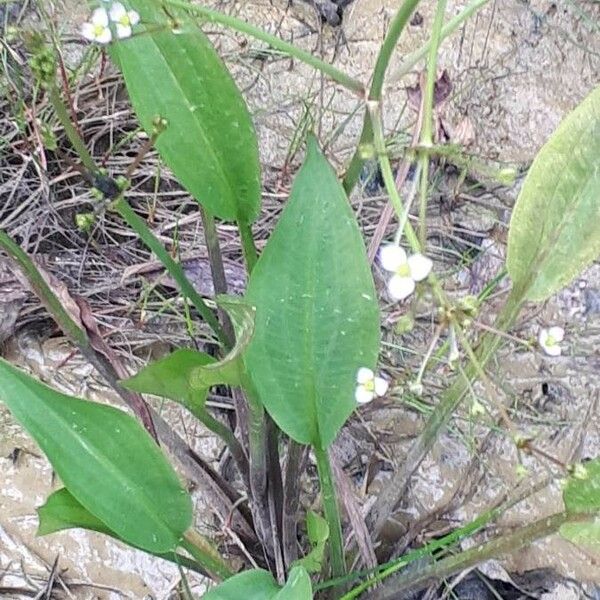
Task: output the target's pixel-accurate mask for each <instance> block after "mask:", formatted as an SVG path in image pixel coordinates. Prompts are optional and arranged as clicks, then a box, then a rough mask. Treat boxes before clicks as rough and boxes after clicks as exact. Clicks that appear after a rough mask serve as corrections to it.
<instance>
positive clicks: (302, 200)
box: [245, 138, 379, 448]
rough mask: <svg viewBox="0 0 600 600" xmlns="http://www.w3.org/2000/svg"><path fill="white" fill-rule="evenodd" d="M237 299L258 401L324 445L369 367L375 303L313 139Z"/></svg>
mask: <svg viewBox="0 0 600 600" xmlns="http://www.w3.org/2000/svg"><path fill="white" fill-rule="evenodd" d="M246 297H247V299H248V301H249V302H250V303H251V304H253V305H254V306H255V307H256V318H255V328H254V337H253V339H252V342H251V343H250V345H249V347H248V350H247V351H246V357H245V358H246V366H247V368H248V372H249V374H250V376H251V378H252V380H253V381H254V384H255V386H256V388H257V391H258V393H259V396H260V399H261V400H262V402H263V403H264V405H265V407H266V409H267V410H268V412H269V413H270V414H271V416H272V417H273V419H274V420H275V422H276V423H277V424H278V425H279V427H280V428H281V429H283V431H285V432H286V433H287V434H288V435H289V436H290V437H292V438H293V439H294V440H296V441H297V442H300V443H303V444H313V445H315V446H318V447H323V448H326V447H327V446H329V444H331V442H332V441H333V440H334V438H335V436H336V435H337V433H338V431H339V430H340V428H341V427H342V425H343V424H344V422H345V421H346V419H347V418H348V417H349V415H350V413H351V412H352V411H353V410H354V408H355V407H356V401H355V398H354V391H355V386H356V373H357V371H358V369H359V368H360V367H369V368H374V367H375V362H376V360H377V354H378V351H379V309H378V305H377V298H376V295H375V286H374V284H373V278H372V275H371V269H370V267H369V263H368V261H367V256H366V252H365V247H364V243H363V240H362V236H361V234H360V231H359V229H358V225H357V223H356V219H355V217H354V214H353V213H352V210H351V208H350V204H349V202H348V199H347V197H346V194H345V192H344V190H343V188H342V186H341V185H340V183H339V182H338V180H337V178H336V175H335V173H334V172H333V169H332V168H331V167H330V166H329V164H328V163H327V161H326V159H325V157H324V156H323V154H322V153H321V151H320V150H319V148H318V146H317V143H316V141H315V140H314V139H312V138H311V139H310V140H309V143H308V150H307V156H306V160H305V162H304V165H303V166H302V168H301V169H300V171H299V173H298V175H297V176H296V179H295V181H294V185H293V188H292V192H291V196H290V199H289V201H288V203H287V205H286V207H285V209H284V211H283V213H282V215H281V217H280V219H279V222H278V223H277V226H276V227H275V230H274V231H273V233H272V235H271V238H270V239H269V242H268V244H267V246H266V247H265V250H264V251H263V253H262V255H261V257H260V259H259V261H258V263H257V264H256V266H255V268H254V270H253V272H252V275H251V277H250V282H249V285H248V293H247V295H246Z"/></svg>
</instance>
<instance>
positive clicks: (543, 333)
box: [538, 329, 550, 349]
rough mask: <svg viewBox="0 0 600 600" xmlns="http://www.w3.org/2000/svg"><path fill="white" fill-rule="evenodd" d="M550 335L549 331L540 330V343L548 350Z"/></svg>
mask: <svg viewBox="0 0 600 600" xmlns="http://www.w3.org/2000/svg"><path fill="white" fill-rule="evenodd" d="M549 335H550V334H549V333H548V330H547V329H540V332H539V333H538V343H539V345H540V346H541V347H542V348H544V349H545V348H546V344H547V343H548V336H549Z"/></svg>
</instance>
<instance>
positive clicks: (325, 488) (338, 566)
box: [314, 446, 346, 577]
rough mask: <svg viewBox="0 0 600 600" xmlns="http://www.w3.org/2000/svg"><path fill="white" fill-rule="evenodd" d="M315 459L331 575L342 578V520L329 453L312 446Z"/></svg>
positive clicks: (344, 567) (343, 560) (344, 570)
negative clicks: (325, 524)
mask: <svg viewBox="0 0 600 600" xmlns="http://www.w3.org/2000/svg"><path fill="white" fill-rule="evenodd" d="M314 452H315V457H316V459H317V471H318V473H319V481H320V484H321V496H322V498H323V509H324V511H325V518H326V519H327V524H328V525H329V547H330V549H331V573H332V576H333V577H342V576H343V575H345V574H346V562H345V559H344V540H343V537H342V520H341V518H340V510H339V505H338V501H337V494H336V491H335V483H334V481H333V473H332V470H331V463H330V462H329V453H328V451H327V450H326V449H322V448H318V447H316V446H314Z"/></svg>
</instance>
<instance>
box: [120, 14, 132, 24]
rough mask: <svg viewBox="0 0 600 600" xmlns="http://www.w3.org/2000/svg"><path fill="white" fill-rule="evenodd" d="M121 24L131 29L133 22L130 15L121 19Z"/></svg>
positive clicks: (125, 15)
mask: <svg viewBox="0 0 600 600" xmlns="http://www.w3.org/2000/svg"><path fill="white" fill-rule="evenodd" d="M119 23H120V24H121V25H123V27H129V25H131V21H130V20H129V15H128V14H127V13H125V14H124V15H123V16H122V17H121V18H120V19H119Z"/></svg>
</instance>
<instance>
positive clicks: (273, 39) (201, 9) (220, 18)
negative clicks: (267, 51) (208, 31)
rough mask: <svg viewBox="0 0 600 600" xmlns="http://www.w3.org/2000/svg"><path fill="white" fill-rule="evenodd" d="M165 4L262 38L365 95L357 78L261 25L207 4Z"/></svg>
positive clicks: (175, 0) (168, 1)
mask: <svg viewBox="0 0 600 600" xmlns="http://www.w3.org/2000/svg"><path fill="white" fill-rule="evenodd" d="M165 4H167V5H168V6H172V7H174V8H181V9H184V10H186V11H188V12H189V13H191V14H193V15H196V16H198V17H201V18H202V19H203V20H204V21H207V22H209V23H218V24H219V25H224V26H225V27H229V28H231V29H234V30H235V31H239V32H240V33H244V34H246V35H249V36H251V37H254V38H256V39H258V40H261V41H263V42H265V43H266V44H269V46H271V47H272V48H275V49H276V50H280V51H281V52H284V53H285V54H287V55H289V56H293V57H294V58H297V59H298V60H299V61H301V62H303V63H306V64H307V65H309V66H311V67H313V68H315V69H317V70H318V71H321V72H322V73H325V75H327V76H329V77H330V78H331V79H333V80H334V81H336V82H337V83H339V84H340V85H342V86H344V87H345V88H347V89H349V90H351V91H352V92H354V93H355V94H358V95H359V96H363V97H364V95H365V92H366V90H365V86H364V85H363V84H362V83H361V82H360V81H358V80H357V79H354V78H353V77H350V75H347V74H346V73H344V72H343V71H340V70H339V69H336V68H335V67H334V66H333V65H330V64H328V63H326V62H325V61H322V60H321V59H319V58H317V57H316V56H313V55H312V54H310V52H306V51H305V50H302V49H300V48H298V47H296V46H294V45H293V44H290V43H289V42H285V41H284V40H282V39H281V38H278V37H277V36H274V35H271V34H270V33H267V32H266V31H263V30H262V29H260V28H259V27H255V26H254V25H251V24H250V23H246V21H242V20H241V19H238V18H236V17H232V16H230V15H226V14H223V13H221V12H218V11H216V10H212V9H210V8H207V7H205V6H201V5H198V4H190V3H189V2H187V1H186V0H165Z"/></svg>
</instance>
